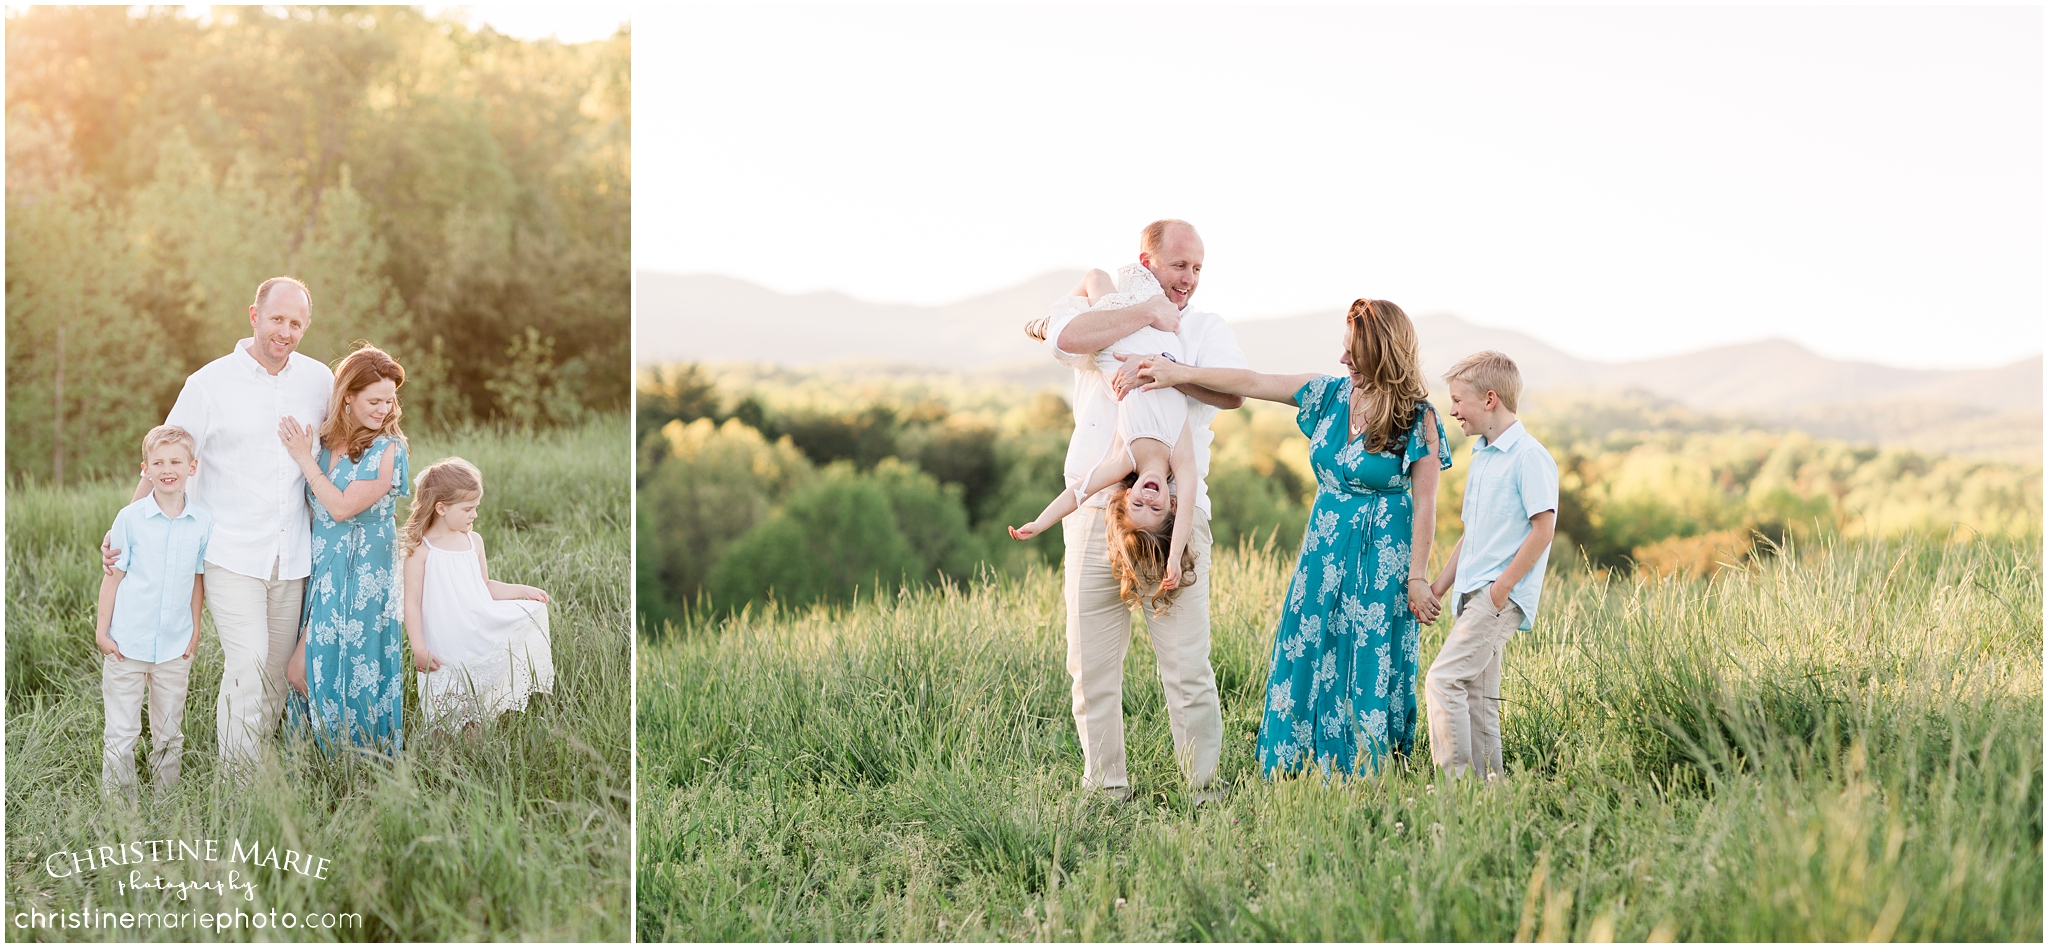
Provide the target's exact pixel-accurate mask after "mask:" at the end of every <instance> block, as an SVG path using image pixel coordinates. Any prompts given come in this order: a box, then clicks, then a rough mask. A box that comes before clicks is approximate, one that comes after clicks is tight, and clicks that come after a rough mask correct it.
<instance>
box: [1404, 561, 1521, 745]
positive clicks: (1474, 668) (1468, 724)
mask: <svg viewBox="0 0 2048 948" xmlns="http://www.w3.org/2000/svg"><path fill="white" fill-rule="evenodd" d="M1492 597H1493V585H1492V584H1490V583H1489V584H1487V585H1486V586H1483V587H1481V588H1479V589H1478V590H1476V591H1474V592H1469V593H1465V594H1463V595H1462V596H1460V597H1459V599H1458V621H1457V622H1455V623H1453V624H1452V625H1451V634H1450V635H1449V636H1448V637H1447V638H1445V639H1444V647H1443V651H1441V652H1438V653H1437V655H1436V661H1435V662H1434V663H1432V664H1431V665H1430V666H1429V676H1428V679H1427V690H1428V692H1429V753H1430V756H1431V757H1433V758H1435V759H1436V765H1437V767H1439V768H1441V769H1442V770H1443V771H1444V773H1445V774H1447V775H1449V776H1450V777H1452V778H1454V779H1455V778H1457V777H1461V776H1463V775H1464V774H1465V772H1466V771H1469V770H1478V771H1479V772H1480V773H1481V774H1482V775H1485V774H1504V773H1507V770H1506V768H1504V767H1502V766H1501V759H1500V666H1501V652H1502V650H1503V649H1505V648H1506V646H1507V642H1508V637H1509V636H1512V635H1514V634H1515V627H1516V626H1519V625H1521V624H1522V610H1521V608H1520V607H1518V606H1516V605H1515V604H1514V603H1513V602H1509V603H1508V604H1507V605H1506V606H1504V607H1502V608H1501V609H1500V610H1499V611H1495V610H1494V608H1493V598H1492Z"/></svg>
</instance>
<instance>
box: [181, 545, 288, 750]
mask: <svg viewBox="0 0 2048 948" xmlns="http://www.w3.org/2000/svg"><path fill="white" fill-rule="evenodd" d="M270 575H271V576H272V577H275V576H276V575H277V567H276V565H275V564H273V565H272V566H271V572H270ZM305 593H306V581H305V580H304V579H276V578H272V579H257V578H255V577H253V576H244V575H242V574H240V573H236V572H233V571H230V570H227V569H223V568H221V567H219V566H215V565H213V564H212V563H208V564H206V607H207V608H208V609H210V610H212V611H213V625H214V628H215V629H216V630H218V631H219V633H220V650H221V656H222V658H223V659H224V660H225V662H224V664H223V666H222V668H221V673H220V702H219V705H218V710H217V711H216V714H217V715H218V719H217V720H216V722H215V724H214V738H215V740H217V741H218V742H219V743H220V758H221V760H222V761H223V762H226V763H230V764H254V763H256V762H257V761H259V760H261V759H262V757H263V741H264V740H265V739H267V738H269V737H270V735H271V734H272V733H274V732H276V730H277V716H278V714H279V713H280V712H282V711H283V710H284V699H285V688H286V687H287V686H286V685H285V679H284V666H285V662H286V661H287V660H289V659H290V658H291V657H292V649H293V648H294V647H295V646H297V645H298V640H299V610H300V608H301V607H303V606H304V605H305Z"/></svg>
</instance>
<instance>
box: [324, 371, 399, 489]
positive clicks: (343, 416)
mask: <svg viewBox="0 0 2048 948" xmlns="http://www.w3.org/2000/svg"><path fill="white" fill-rule="evenodd" d="M384 381H388V382H390V383H391V384H392V385H393V386H394V392H395V388H396V387H397V386H402V385H404V384H405V367H404V366H401V365H399V364H398V361H397V360H396V359H393V358H391V356H390V354H388V353H386V352H385V351H384V350H382V349H379V348H377V347H376V346H373V345H370V344H369V343H367V342H359V343H357V349H356V351H354V352H351V353H349V354H348V355H345V356H343V357H342V359H341V361H340V362H337V363H335V364H334V400H333V402H331V403H330V404H329V405H328V406H327V422H326V423H325V424H323V425H321V426H320V443H321V444H324V445H326V446H327V450H329V451H334V452H338V453H346V454H347V455H348V459H349V460H351V461H360V460H362V459H363V452H365V451H368V450H370V444H371V443H372V442H374V441H376V440H377V436H378V435H390V436H391V437H392V438H394V439H396V440H398V441H400V442H403V441H405V433H404V432H402V431H399V430H398V419H399V417H400V416H401V415H403V414H405V413H404V412H403V411H401V410H400V409H399V407H398V398H397V395H396V394H394V395H393V396H392V400H391V414H389V415H387V416H385V418H384V427H382V428H366V427H363V424H362V422H359V421H357V420H356V419H355V416H354V415H352V414H350V413H349V412H348V411H347V410H346V409H347V407H348V397H349V396H350V395H354V394H355V393H357V392H360V391H362V390H363V389H366V388H368V387H370V386H372V385H375V384H377V383H378V382H384Z"/></svg>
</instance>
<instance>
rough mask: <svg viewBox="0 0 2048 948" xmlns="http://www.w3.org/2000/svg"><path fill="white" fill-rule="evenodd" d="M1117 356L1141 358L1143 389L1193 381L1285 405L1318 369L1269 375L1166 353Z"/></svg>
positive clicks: (1233, 393) (1201, 384)
mask: <svg viewBox="0 0 2048 948" xmlns="http://www.w3.org/2000/svg"><path fill="white" fill-rule="evenodd" d="M1117 358H1119V359H1125V361H1130V359H1142V360H1143V361H1142V362H1140V363H1139V364H1138V369H1137V371H1138V377H1139V378H1141V379H1144V380H1145V387H1144V388H1143V389H1142V391H1147V392H1150V391H1153V390H1155V389H1162V388H1172V387H1174V386H1176V385H1186V384H1194V385H1199V386H1201V387H1203V388H1206V389H1208V390H1210V391H1212V392H1222V393H1223V394H1225V395H1243V396H1244V397H1246V398H1258V399H1263V400H1265V401H1269V402H1279V403H1281V404H1283V405H1292V404H1294V393H1296V392H1299V391H1301V387H1302V386H1304V385H1307V384H1308V383H1309V382H1310V381H1313V380H1314V379H1315V378H1316V377H1317V376H1316V373H1313V372H1310V373H1308V374H1305V375H1267V374H1266V373H1264V372H1254V371H1252V370H1250V369H1205V368H1202V367H1200V366H1195V365H1183V364H1182V363H1179V362H1175V361H1173V360H1172V359H1168V358H1165V357H1163V356H1131V357H1129V358H1128V359H1126V358H1125V356H1124V355H1123V354H1122V353H1118V354H1117Z"/></svg>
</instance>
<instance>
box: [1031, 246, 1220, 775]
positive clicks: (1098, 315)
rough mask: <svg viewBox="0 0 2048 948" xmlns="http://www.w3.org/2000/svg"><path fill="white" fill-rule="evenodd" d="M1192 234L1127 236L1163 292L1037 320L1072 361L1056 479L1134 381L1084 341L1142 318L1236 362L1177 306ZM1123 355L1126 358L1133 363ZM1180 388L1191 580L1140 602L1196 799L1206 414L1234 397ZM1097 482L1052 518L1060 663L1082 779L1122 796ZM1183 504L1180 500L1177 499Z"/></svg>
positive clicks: (1205, 771)
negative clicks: (1062, 613)
mask: <svg viewBox="0 0 2048 948" xmlns="http://www.w3.org/2000/svg"><path fill="white" fill-rule="evenodd" d="M1202 257H1203V247H1202V238H1201V236H1200V235H1199V234H1197V233H1196V232H1195V229H1194V227H1193V226H1192V225H1190V224H1188V223H1187V222H1185V221H1176V220H1163V221H1155V222H1153V223H1152V224H1151V225H1149V226H1147V227H1146V228H1145V230H1144V231H1143V232H1142V234H1141V235H1140V238H1139V254H1138V262H1139V263H1140V264H1141V265H1143V266H1144V267H1145V268H1146V269H1147V270H1150V271H1151V272H1152V275H1153V276H1155V277H1157V278H1158V279H1159V285H1160V288H1161V289H1163V290H1165V291H1166V293H1165V295H1164V296H1155V297H1153V298H1151V299H1150V300H1147V301H1145V302H1143V303H1139V304H1137V305H1135V306H1130V307H1126V308H1123V309H1114V310H1103V311H1098V312H1075V311H1073V310H1072V309H1071V308H1069V309H1065V310H1056V311H1055V312H1054V314H1053V316H1052V318H1051V319H1050V320H1048V321H1047V323H1046V325H1045V329H1044V332H1045V341H1046V344H1047V345H1048V346H1050V347H1051V348H1052V350H1053V355H1054V357H1055V358H1057V359H1059V361H1060V362H1061V363H1062V364H1065V365H1068V366H1071V367H1072V368H1073V369H1074V437H1073V440H1072V442H1071V443H1069V444H1068V446H1067V463H1066V479H1067V486H1068V487H1069V488H1072V487H1076V486H1079V485H1080V484H1081V483H1082V482H1083V481H1085V480H1086V479H1087V477H1088V473H1089V471H1091V470H1092V469H1093V468H1094V467H1095V464H1096V463H1097V462H1098V461H1100V460H1101V459H1102V455H1103V452H1104V451H1105V450H1106V449H1107V448H1108V447H1109V445H1110V443H1111V440H1112V439H1113V438H1114V437H1115V435H1116V403H1117V399H1118V397H1119V392H1127V391H1130V390H1131V389H1133V388H1135V387H1137V385H1138V381H1137V377H1136V375H1135V374H1134V373H1130V372H1128V371H1126V372H1122V373H1119V374H1118V375H1117V376H1116V377H1115V378H1110V377H1107V376H1105V375H1103V374H1102V372H1100V371H1099V370H1098V369H1097V368H1096V366H1095V362H1094V359H1093V353H1095V352H1097V351H1099V350H1101V349H1105V348H1108V347H1109V346H1110V345H1112V344H1113V343H1115V342H1116V341H1117V340H1119V339H1122V338H1123V337H1125V336H1127V335H1130V334H1131V333H1132V332H1133V331H1135V330H1137V329H1139V328H1141V327H1144V326H1156V327H1158V328H1160V329H1163V330H1166V331H1167V332H1172V333H1175V334H1176V335H1177V336H1178V337H1179V338H1180V342H1181V344H1182V346H1183V349H1184V351H1183V352H1180V353H1176V354H1175V355H1176V357H1178V358H1180V359H1181V360H1182V361H1185V362H1188V363H1190V364H1193V365H1200V366H1210V367H1226V368H1245V367H1246V364H1245V358H1244V353H1243V351H1242V350H1240V349H1239V348H1238V346H1237V335H1236V334H1235V333H1233V332H1232V331H1231V329H1230V326H1229V325H1228V324H1226V323H1224V322H1223V318H1222V317H1220V316H1217V315H1216V314H1214V313H1207V312H1202V311H1199V310H1191V309H1188V308H1187V307H1188V300H1189V298H1190V297H1192V296H1193V295H1194V292H1195V287H1196V285H1197V284H1198V283H1200V282H1201V274H1202ZM1133 364H1135V363H1133ZM1180 391H1181V394H1183V395H1186V396H1187V397H1188V430H1189V431H1190V433H1191V434H1192V435H1193V437H1194V441H1195V463H1196V469H1197V470H1198V471H1199V472H1200V474H1201V480H1200V481H1198V482H1197V483H1195V484H1191V485H1190V484H1181V485H1176V487H1175V490H1176V491H1177V492H1178V496H1182V497H1186V496H1189V495H1190V494H1192V496H1193V498H1194V503H1193V504H1192V507H1193V511H1192V514H1193V516H1194V517H1195V518H1196V520H1195V523H1194V531H1193V535H1192V537H1191V538H1190V539H1189V541H1188V548H1189V549H1190V550H1191V551H1193V553H1194V554H1195V581H1194V582H1193V583H1191V584H1189V585H1188V586H1186V587H1185V588H1183V589H1182V590H1181V592H1180V593H1179V595H1178V596H1176V597H1175V600H1174V603H1173V606H1172V608H1171V609H1169V610H1168V611H1167V612H1166V613H1165V614H1158V613H1152V612H1149V611H1148V613H1147V615H1146V618H1145V627H1146V629H1147V631H1148V632H1149V633H1150V638H1151V639H1152V650H1153V653H1154V656H1155V657H1156V659H1157V662H1158V666H1159V681H1160V685H1161V686H1162V687H1163V688H1164V689H1165V694H1166V713H1167V721H1168V725H1169V727H1170V728H1171V729H1172V731H1173V748H1174V756H1175V758H1176V759H1177V761H1178V763H1179V765H1180V769H1181V773H1182V774H1183V775H1185V776H1186V777H1187V780H1188V786H1189V788H1190V789H1191V790H1192V791H1193V793H1194V800H1195V802H1196V803H1197V804H1198V805H1199V804H1201V803H1206V802H1209V801H1211V800H1215V799H1219V798H1221V796H1222V793H1223V789H1224V788H1223V783H1222V781H1220V780H1219V779H1218V778H1217V775H1216V761H1217V758H1218V757H1219V756H1221V754H1222V750H1223V714H1222V709H1221V707H1220V705H1219V704H1218V702H1217V696H1216V671H1215V668H1214V667H1213V666H1212V665H1210V663H1209V581H1210V576H1209V570H1210V563H1211V561H1210V557H1209V546H1210V542H1211V535H1210V531H1209V493H1208V485H1207V483H1206V480H1207V478H1208V474H1209V443H1210V442H1211V441H1212V440H1214V438H1215V435H1214V434H1212V433H1211V432H1210V431H1209V423H1210V422H1211V421H1213V420H1215V418H1216V412H1217V411H1218V410H1220V409H1229V408H1236V407H1238V406H1240V405H1243V404H1244V398H1243V397H1242V396H1238V395H1225V394H1222V393H1220V392H1213V391H1210V390H1209V389H1206V388H1202V387H1200V386H1196V385H1185V386H1181V387H1180ZM1108 493H1109V492H1108V491H1104V492H1102V493H1099V494H1096V495H1095V496H1093V497H1090V498H1088V500H1087V501H1086V502H1085V503H1084V504H1082V506H1081V507H1080V508H1079V509H1078V510H1076V511H1075V512H1074V513H1073V514H1071V515H1069V516H1068V517H1067V518H1066V520H1064V521H1062V523H1061V528H1062V530H1063V536H1064V537H1065V539H1066V561H1065V564H1064V570H1065V580H1066V581H1065V591H1066V600H1067V673H1068V674H1069V675H1071V676H1072V677H1073V681H1074V686H1073V697H1074V725H1075V727H1076V729H1077V730H1078V731H1079V732H1080V737H1081V752H1082V755H1083V758H1084V761H1085V762H1084V770H1083V774H1082V778H1081V783H1082V786H1084V787H1086V788H1088V789H1090V790H1099V791H1101V792H1103V793H1106V794H1109V795H1110V796H1112V797H1114V798H1116V799H1119V800H1125V799H1129V798H1130V795H1131V784H1130V776H1129V773H1128V772H1127V768H1126V764H1125V754H1124V716H1123V666H1124V656H1125V655H1126V654H1127V653H1128V652H1129V650H1130V642H1131V610H1130V608H1129V607H1127V606H1126V605H1125V604H1124V602H1123V601H1122V599H1120V598H1119V597H1118V588H1119V584H1118V582H1117V580H1116V577H1115V576H1113V575H1111V574H1110V570H1109V544H1108V541H1107V528H1108V524H1107V519H1106V518H1107V514H1106V510H1107V505H1108ZM1182 510H1183V512H1186V510H1187V508H1186V507H1183V508H1182Z"/></svg>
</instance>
